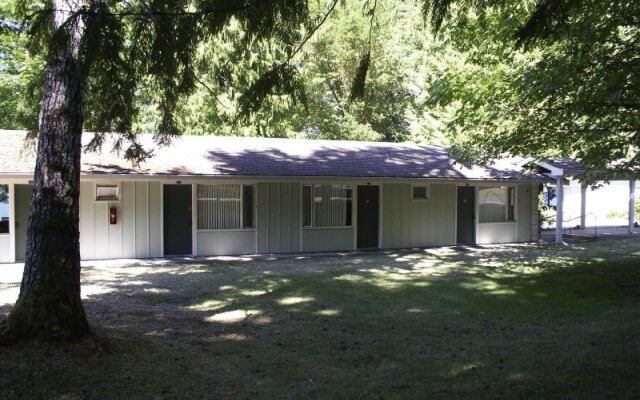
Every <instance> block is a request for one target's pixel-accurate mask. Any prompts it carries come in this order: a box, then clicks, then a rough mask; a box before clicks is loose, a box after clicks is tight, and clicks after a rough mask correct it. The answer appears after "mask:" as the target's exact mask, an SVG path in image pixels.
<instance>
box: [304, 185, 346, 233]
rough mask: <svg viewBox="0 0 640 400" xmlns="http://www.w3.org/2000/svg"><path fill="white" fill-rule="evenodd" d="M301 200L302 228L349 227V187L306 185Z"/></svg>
mask: <svg viewBox="0 0 640 400" xmlns="http://www.w3.org/2000/svg"><path fill="white" fill-rule="evenodd" d="M302 199H303V202H304V207H303V225H304V226H306V227H311V226H313V227H329V226H351V220H352V212H353V209H352V207H353V204H352V203H353V201H352V189H351V186H346V185H313V186H311V185H306V186H304V187H303V191H302Z"/></svg>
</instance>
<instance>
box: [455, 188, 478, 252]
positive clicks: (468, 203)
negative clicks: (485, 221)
mask: <svg viewBox="0 0 640 400" xmlns="http://www.w3.org/2000/svg"><path fill="white" fill-rule="evenodd" d="M475 210H476V189H475V188H474V187H473V186H458V225H457V228H458V230H457V232H458V234H457V243H458V244H475V243H476V235H475V232H476V216H475Z"/></svg>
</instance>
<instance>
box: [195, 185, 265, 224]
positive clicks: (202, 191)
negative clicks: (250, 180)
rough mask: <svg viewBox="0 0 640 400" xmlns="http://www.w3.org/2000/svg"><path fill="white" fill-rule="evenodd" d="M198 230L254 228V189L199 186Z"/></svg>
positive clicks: (246, 186)
mask: <svg viewBox="0 0 640 400" xmlns="http://www.w3.org/2000/svg"><path fill="white" fill-rule="evenodd" d="M197 203H198V204H197V205H198V229H241V228H248V229H251V228H254V227H255V222H254V212H253V211H254V210H253V207H254V206H253V204H254V187H253V186H251V185H227V184H225V185H198V189H197Z"/></svg>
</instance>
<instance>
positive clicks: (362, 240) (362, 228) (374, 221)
mask: <svg viewBox="0 0 640 400" xmlns="http://www.w3.org/2000/svg"><path fill="white" fill-rule="evenodd" d="M379 213H380V189H379V187H378V186H371V185H367V186H358V248H359V249H372V248H377V247H378V229H379V223H378V218H379Z"/></svg>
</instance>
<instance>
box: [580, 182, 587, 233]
mask: <svg viewBox="0 0 640 400" xmlns="http://www.w3.org/2000/svg"><path fill="white" fill-rule="evenodd" d="M586 226H587V185H585V184H584V183H583V184H582V185H581V186H580V227H581V228H582V229H584V228H586Z"/></svg>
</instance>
